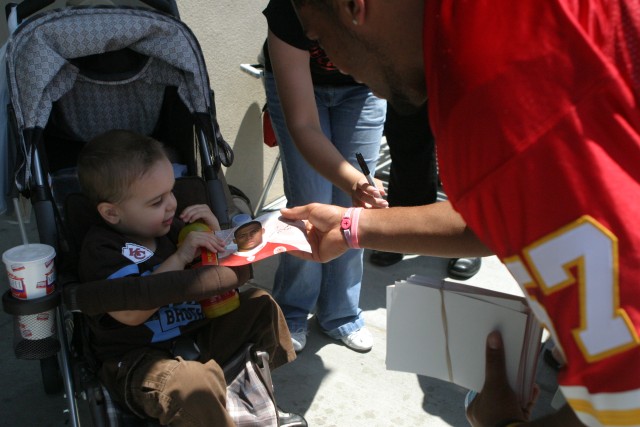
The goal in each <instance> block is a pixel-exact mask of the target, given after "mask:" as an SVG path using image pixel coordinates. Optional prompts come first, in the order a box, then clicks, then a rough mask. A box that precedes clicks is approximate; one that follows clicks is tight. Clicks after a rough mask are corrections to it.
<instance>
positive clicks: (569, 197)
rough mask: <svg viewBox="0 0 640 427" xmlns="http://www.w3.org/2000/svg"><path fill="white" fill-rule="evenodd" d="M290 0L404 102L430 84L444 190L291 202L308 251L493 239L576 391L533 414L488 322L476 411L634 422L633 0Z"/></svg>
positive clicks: (407, 248) (410, 248) (637, 272)
mask: <svg viewBox="0 0 640 427" xmlns="http://www.w3.org/2000/svg"><path fill="white" fill-rule="evenodd" d="M293 2H294V4H295V5H296V7H297V11H298V15H299V18H300V20H301V22H302V24H303V26H304V28H305V31H306V34H307V36H308V37H309V38H310V39H313V40H318V41H319V42H320V44H321V45H322V47H323V48H324V50H325V51H326V52H327V54H328V56H329V57H330V58H331V60H332V62H333V63H334V64H336V66H337V67H339V68H340V69H341V70H342V71H343V72H345V73H348V74H350V75H352V76H354V78H355V79H357V80H358V81H362V82H364V83H365V84H367V85H368V86H369V87H371V89H372V90H373V91H374V92H375V93H376V94H377V95H379V96H381V97H384V98H387V99H388V100H389V101H390V102H391V103H392V104H393V105H394V106H395V107H396V109H398V110H405V111H411V109H412V108H414V107H415V106H419V105H422V104H423V103H424V102H425V101H426V98H427V93H428V94H429V118H430V123H431V126H432V129H433V132H434V135H435V138H436V141H437V145H438V147H437V148H438V158H439V162H440V167H441V177H442V180H443V183H444V186H445V188H446V189H447V194H448V196H449V201H448V202H442V203H436V204H433V205H428V206H422V207H414V208H390V209H377V210H373V209H372V210H364V211H362V212H361V215H359V220H358V221H346V220H343V216H344V215H345V209H343V208H338V207H335V206H328V205H320V204H312V205H307V206H303V207H298V208H295V209H290V210H284V211H283V215H284V216H286V217H289V218H291V219H306V220H309V222H310V224H311V226H310V227H309V231H308V232H309V235H310V241H311V242H312V245H313V249H314V253H313V259H315V260H318V261H325V260H327V259H331V258H332V257H335V256H337V255H338V254H340V253H342V252H344V251H346V250H347V248H348V247H349V246H348V245H347V243H349V244H350V246H351V247H353V246H354V244H355V245H356V246H360V247H367V248H371V249H378V250H386V251H395V252H413V253H420V254H424V255H440V256H446V257H458V256H482V255H487V254H488V253H495V254H496V255H498V257H500V259H501V260H502V261H503V262H504V263H505V265H506V266H507V267H508V268H509V270H510V271H511V273H512V274H513V275H514V277H515V278H516V279H517V280H518V282H519V283H520V285H521V286H522V288H523V290H524V291H525V294H526V295H527V298H528V301H529V305H530V307H531V309H532V310H533V311H534V312H535V314H536V316H537V317H538V319H539V320H540V321H541V322H542V323H543V324H544V325H545V327H547V328H548V329H549V331H550V332H551V334H552V336H553V338H554V341H555V342H556V344H557V345H558V346H559V348H560V349H561V350H562V354H563V356H564V357H565V359H566V361H567V365H566V368H565V369H563V370H562V371H561V372H560V373H559V383H560V387H561V390H562V393H563V395H564V397H565V398H566V400H567V402H568V405H567V406H565V407H564V408H562V409H560V410H559V411H558V412H557V413H556V414H553V415H551V416H548V417H546V418H544V419H540V420H535V421H530V422H527V421H525V418H526V415H525V413H524V412H523V410H522V409H521V406H522V404H520V403H519V402H516V400H515V397H514V394H513V392H512V391H511V390H510V389H509V387H508V385H507V384H506V381H505V380H504V373H503V360H502V357H503V356H502V353H503V352H502V343H501V340H500V336H499V334H495V333H494V334H491V335H490V336H489V337H488V340H487V344H488V345H487V377H486V382H485V386H484V388H483V390H482V391H481V393H480V394H479V395H478V396H477V397H476V399H475V400H474V401H473V402H472V404H471V405H470V406H469V408H468V410H467V417H468V419H469V421H470V422H471V423H472V425H474V426H491V427H493V426H508V425H516V424H517V425H520V424H521V425H543V426H556V425H557V426H573V425H576V426H579V425H582V424H586V425H589V426H623V425H624V426H631V425H636V426H637V425H640V338H639V335H640V333H639V331H640V284H638V280H639V279H638V277H640V227H638V225H637V218H639V217H640V203H638V202H637V201H636V199H635V196H637V195H639V194H640V166H639V165H640V106H639V105H638V104H639V100H640V3H639V2H638V1H637V0H610V1H606V0H584V1H578V0H549V1H544V2H541V1H536V0H519V1H512V0H494V1H492V2H487V1H481V0H477V1H460V0H404V1H401V2H398V1H395V2H394V1H391V0H293ZM354 222H355V223H357V224H358V226H357V229H356V230H353V229H349V227H351V226H352V224H353V223H354ZM341 224H343V225H342V226H341ZM344 224H347V226H345V225H344ZM354 235H355V236H357V237H356V239H355V240H356V241H355V242H354ZM345 237H346V238H345ZM301 256H305V255H304V254H301Z"/></svg>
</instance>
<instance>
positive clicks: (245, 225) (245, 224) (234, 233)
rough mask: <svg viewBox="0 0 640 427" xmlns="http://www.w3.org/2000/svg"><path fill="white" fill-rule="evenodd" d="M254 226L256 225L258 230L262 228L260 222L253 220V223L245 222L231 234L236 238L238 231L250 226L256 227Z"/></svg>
mask: <svg viewBox="0 0 640 427" xmlns="http://www.w3.org/2000/svg"><path fill="white" fill-rule="evenodd" d="M256 224H258V225H259V226H260V228H262V223H261V222H260V221H256V220H253V221H249V222H245V223H244V224H242V225H240V226H239V227H238V228H236V231H234V232H233V235H234V236H237V235H238V232H239V231H240V230H243V229H245V228H248V227H249V226H250V225H256Z"/></svg>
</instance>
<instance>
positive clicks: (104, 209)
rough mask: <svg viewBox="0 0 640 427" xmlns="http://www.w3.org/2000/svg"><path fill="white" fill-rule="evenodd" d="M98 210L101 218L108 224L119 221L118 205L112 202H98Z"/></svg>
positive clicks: (114, 223)
mask: <svg viewBox="0 0 640 427" xmlns="http://www.w3.org/2000/svg"><path fill="white" fill-rule="evenodd" d="M98 212H99V213H100V216H101V217H102V219H104V220H105V221H107V222H108V223H109V224H112V225H116V224H118V223H119V222H120V214H119V212H118V207H117V206H116V205H114V204H113V203H109V202H100V203H98Z"/></svg>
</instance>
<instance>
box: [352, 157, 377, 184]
mask: <svg viewBox="0 0 640 427" xmlns="http://www.w3.org/2000/svg"><path fill="white" fill-rule="evenodd" d="M356 160H358V164H359V165H360V169H361V170H362V173H363V174H364V176H366V177H367V182H368V183H369V184H370V185H372V186H373V188H375V189H376V190H377V189H378V187H377V186H376V183H375V182H373V177H372V176H371V172H369V168H368V167H367V163H366V162H365V161H364V157H362V154H360V153H359V152H356Z"/></svg>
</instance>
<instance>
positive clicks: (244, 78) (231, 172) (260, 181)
mask: <svg viewBox="0 0 640 427" xmlns="http://www.w3.org/2000/svg"><path fill="white" fill-rule="evenodd" d="M76 1H77V2H84V1H82V0H76ZM7 2H8V1H7V0H2V1H1V2H0V4H1V5H2V6H3V10H4V5H5V4H6V3H7ZM16 2H18V1H16ZM64 3H65V2H64V1H60V0H58V1H57V2H56V4H55V5H54V6H56V5H63V4H64ZM119 3H122V2H119ZM130 3H131V2H130ZM177 3H178V8H179V10H180V15H181V19H182V21H183V22H185V23H186V24H187V25H188V26H189V27H190V28H191V30H192V31H193V32H194V34H195V35H196V38H197V39H198V41H199V42H200V45H201V47H202V51H203V53H204V56H205V60H206V63H207V70H208V71H209V76H210V79H211V87H212V88H213V90H214V92H215V95H216V106H217V110H218V121H219V123H220V127H221V130H222V134H223V136H224V137H225V139H226V140H227V142H228V143H229V144H230V145H231V146H232V147H233V149H234V152H235V155H236V160H235V162H234V164H233V165H232V166H231V167H230V168H229V169H228V170H226V172H225V174H226V177H227V181H228V182H229V183H230V184H232V185H235V186H237V187H238V188H240V189H241V190H242V191H244V192H245V193H246V194H247V195H248V196H249V197H250V198H251V200H252V202H253V204H254V206H255V204H256V203H257V202H258V199H259V197H260V194H261V192H262V189H263V187H264V182H265V180H266V178H267V176H268V174H269V172H270V171H271V168H272V166H273V163H274V161H275V158H276V156H277V152H278V149H277V148H269V147H266V146H265V145H264V144H262V142H261V141H262V127H261V123H262V122H261V109H262V106H263V105H264V102H265V94H264V89H263V87H262V83H261V81H260V80H258V79H256V78H253V77H251V76H249V75H248V74H246V73H244V72H243V71H241V70H240V64H241V63H255V62H256V59H257V56H258V54H259V52H260V49H261V47H262V43H263V42H264V39H265V37H266V33H267V26H266V20H265V18H264V16H263V15H262V10H263V9H264V7H265V6H266V5H267V3H268V0H245V1H237V0H178V2H177ZM2 22H3V24H5V22H4V20H3V21H2ZM1 27H2V28H1V32H0V37H2V40H4V39H5V37H6V24H5V25H2V26H1ZM282 194H283V190H282V180H281V173H278V176H277V178H276V181H275V182H274V184H273V186H272V187H271V191H270V192H269V195H268V197H267V203H268V202H270V201H273V200H275V199H277V198H279V197H280V196H282Z"/></svg>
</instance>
